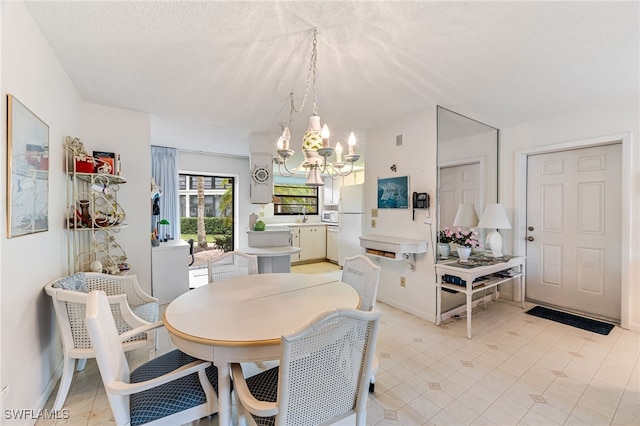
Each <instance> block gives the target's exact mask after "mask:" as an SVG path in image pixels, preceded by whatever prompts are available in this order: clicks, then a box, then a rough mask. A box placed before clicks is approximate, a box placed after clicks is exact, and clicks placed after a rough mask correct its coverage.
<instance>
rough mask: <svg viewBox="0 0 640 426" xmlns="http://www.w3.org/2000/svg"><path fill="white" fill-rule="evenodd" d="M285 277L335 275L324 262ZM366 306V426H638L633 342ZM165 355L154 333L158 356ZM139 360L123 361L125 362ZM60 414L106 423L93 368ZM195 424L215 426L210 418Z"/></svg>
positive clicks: (500, 317)
mask: <svg viewBox="0 0 640 426" xmlns="http://www.w3.org/2000/svg"><path fill="white" fill-rule="evenodd" d="M294 271H296V272H306V273H330V274H335V275H336V276H339V274H340V270H339V269H338V267H337V266H335V265H332V264H327V263H321V264H311V265H304V266H298V267H294ZM376 307H377V309H378V310H379V311H381V312H382V324H381V330H380V334H379V337H378V346H377V350H376V352H377V353H378V356H379V359H380V369H379V371H378V373H377V376H376V388H375V392H374V393H373V394H370V396H369V401H368V404H367V424H368V425H609V424H612V425H638V424H640V365H639V359H640V357H639V354H640V334H638V333H635V332H630V331H627V330H623V329H621V328H619V327H615V328H614V329H613V331H612V332H611V333H610V334H609V335H608V336H602V335H599V334H594V333H590V332H586V331H582V330H579V329H576V328H572V327H569V326H565V325H562V324H558V323H555V322H551V321H548V320H544V319H541V318H537V317H533V316H530V315H526V314H525V313H524V310H523V309H522V308H521V307H520V306H519V305H518V304H514V303H511V302H505V301H500V300H498V301H496V302H490V303H488V304H487V308H488V309H487V311H486V312H482V310H481V309H479V310H478V312H477V313H476V312H475V311H474V318H473V332H474V337H473V339H472V340H468V339H467V338H466V337H465V320H464V319H462V320H457V321H452V322H449V323H447V324H444V325H443V326H440V327H436V326H435V325H433V324H432V323H430V322H428V321H425V320H422V319H420V318H417V317H415V316H413V315H410V314H407V313H405V312H402V311H400V310H398V309H395V308H393V307H391V306H388V305H385V304H384V303H378V304H377V305H376ZM527 307H529V306H527ZM169 349H171V344H170V343H169V339H168V335H167V333H166V331H164V330H162V333H161V334H160V349H159V352H165V351H167V350H169ZM146 356H147V354H146V352H144V351H140V352H139V353H133V354H132V355H131V356H130V363H131V364H132V365H133V366H135V365H137V364H140V363H142V362H144V361H145V358H146ZM55 391H56V390H54V392H53V394H52V395H51V398H50V399H49V401H48V403H47V406H46V408H50V407H51V406H52V404H53V399H54V398H55ZM64 408H66V409H68V410H69V413H70V418H69V419H66V420H59V421H58V423H56V424H69V425H107V424H113V420H112V419H111V411H110V409H109V404H108V402H107V399H106V397H105V392H104V388H103V387H102V383H101V381H100V376H99V373H98V369H97V367H96V364H95V361H94V360H89V361H88V362H87V367H86V369H85V370H84V371H83V372H80V373H76V375H75V377H74V380H73V384H72V387H71V392H70V395H69V397H68V398H67V402H66V404H65V407H64ZM49 424H53V422H52V421H38V422H37V423H36V425H37V426H42V425H49ZM198 424H199V425H217V416H214V417H212V418H211V419H202V420H201V421H199V422H198Z"/></svg>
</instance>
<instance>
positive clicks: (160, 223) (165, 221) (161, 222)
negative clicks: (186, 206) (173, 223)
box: [158, 219, 169, 242]
mask: <svg viewBox="0 0 640 426" xmlns="http://www.w3.org/2000/svg"><path fill="white" fill-rule="evenodd" d="M160 225H169V221H168V220H167V219H161V220H160V222H158V234H159V235H160V241H163V242H166V241H167V240H169V233H168V232H165V233H164V238H162V232H161V231H160Z"/></svg>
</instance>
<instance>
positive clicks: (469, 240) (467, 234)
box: [440, 227, 482, 248]
mask: <svg viewBox="0 0 640 426" xmlns="http://www.w3.org/2000/svg"><path fill="white" fill-rule="evenodd" d="M443 234H444V237H445V238H450V240H449V242H452V243H456V244H458V245H459V246H463V247H471V248H478V247H482V243H480V241H478V231H476V230H475V229H474V230H471V229H462V228H457V229H456V230H455V231H453V230H451V229H449V228H448V227H447V228H444V231H440V237H441V238H442V235H443ZM441 242H442V240H441Z"/></svg>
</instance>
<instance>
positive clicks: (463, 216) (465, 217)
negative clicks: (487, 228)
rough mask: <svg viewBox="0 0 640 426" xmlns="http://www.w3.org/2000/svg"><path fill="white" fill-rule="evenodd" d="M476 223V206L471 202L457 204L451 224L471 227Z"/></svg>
mask: <svg viewBox="0 0 640 426" xmlns="http://www.w3.org/2000/svg"><path fill="white" fill-rule="evenodd" d="M476 225H478V215H477V214H476V208H475V207H474V206H473V204H471V203H463V204H460V205H459V206H458V211H457V212H456V217H455V219H453V226H466V227H472V226H476Z"/></svg>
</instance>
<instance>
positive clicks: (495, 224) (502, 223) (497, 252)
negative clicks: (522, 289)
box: [478, 203, 511, 257]
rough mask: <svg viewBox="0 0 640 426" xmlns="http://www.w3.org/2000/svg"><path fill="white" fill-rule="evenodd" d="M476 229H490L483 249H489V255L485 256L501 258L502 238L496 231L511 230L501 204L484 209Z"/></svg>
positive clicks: (490, 205)
mask: <svg viewBox="0 0 640 426" xmlns="http://www.w3.org/2000/svg"><path fill="white" fill-rule="evenodd" d="M478 228H487V229H491V232H489V233H488V234H487V239H486V241H485V249H491V254H487V256H492V257H502V236H501V235H500V232H498V229H511V223H510V222H509V218H508V217H507V212H506V211H505V210H504V207H503V206H502V204H500V203H497V204H489V205H488V206H487V208H486V209H484V213H483V214H482V218H481V219H480V223H478Z"/></svg>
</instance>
